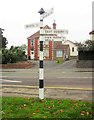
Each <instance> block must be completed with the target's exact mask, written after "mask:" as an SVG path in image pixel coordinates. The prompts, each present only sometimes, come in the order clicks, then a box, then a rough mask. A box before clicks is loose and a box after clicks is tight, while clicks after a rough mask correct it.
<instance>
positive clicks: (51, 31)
mask: <svg viewBox="0 0 94 120" xmlns="http://www.w3.org/2000/svg"><path fill="white" fill-rule="evenodd" d="M40 34H46V35H48V34H49V35H50V34H51V35H52V34H68V30H62V29H41V30H40Z"/></svg>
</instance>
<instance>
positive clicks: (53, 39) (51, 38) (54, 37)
mask: <svg viewBox="0 0 94 120" xmlns="http://www.w3.org/2000/svg"><path fill="white" fill-rule="evenodd" d="M44 39H45V40H52V41H63V40H64V39H63V37H61V36H60V37H59V36H44Z"/></svg>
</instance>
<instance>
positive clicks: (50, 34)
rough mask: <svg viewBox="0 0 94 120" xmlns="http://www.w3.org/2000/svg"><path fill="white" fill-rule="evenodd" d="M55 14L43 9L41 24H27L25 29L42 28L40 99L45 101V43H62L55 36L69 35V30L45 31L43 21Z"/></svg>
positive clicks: (40, 42)
mask: <svg viewBox="0 0 94 120" xmlns="http://www.w3.org/2000/svg"><path fill="white" fill-rule="evenodd" d="M53 12H54V9H53V8H51V9H49V10H48V11H47V12H45V11H44V9H43V8H41V9H40V10H39V12H38V13H40V22H38V23H33V24H27V25H25V28H36V27H40V38H39V46H40V49H39V99H44V66H43V57H44V56H43V42H44V41H45V40H46V39H48V40H51V38H52V40H53V41H62V37H58V36H54V35H55V34H68V31H67V30H62V29H43V19H44V18H46V17H48V16H49V15H51V14H52V13H53Z"/></svg>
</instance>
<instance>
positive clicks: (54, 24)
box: [53, 20, 56, 29]
mask: <svg viewBox="0 0 94 120" xmlns="http://www.w3.org/2000/svg"><path fill="white" fill-rule="evenodd" d="M53 29H56V23H55V20H54V23H53Z"/></svg>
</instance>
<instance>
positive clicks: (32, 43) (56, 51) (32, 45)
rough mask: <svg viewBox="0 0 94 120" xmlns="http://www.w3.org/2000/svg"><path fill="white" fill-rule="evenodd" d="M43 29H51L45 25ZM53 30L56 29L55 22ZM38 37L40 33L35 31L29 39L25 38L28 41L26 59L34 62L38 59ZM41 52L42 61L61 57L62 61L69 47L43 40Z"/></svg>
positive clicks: (59, 42)
mask: <svg viewBox="0 0 94 120" xmlns="http://www.w3.org/2000/svg"><path fill="white" fill-rule="evenodd" d="M44 29H51V28H50V27H49V26H48V25H46V26H45V27H44ZM53 29H56V23H55V21H54V23H53ZM39 36H40V31H37V32H36V33H34V34H33V35H31V36H30V37H28V38H27V41H28V49H27V56H28V59H34V60H38V59H39ZM56 36H57V35H56ZM59 47H60V48H59ZM43 51H44V59H47V60H55V59H57V58H58V57H59V58H60V57H61V59H63V58H64V56H65V55H66V54H67V55H69V46H68V45H62V41H55V42H54V41H52V40H48V39H45V41H44V46H43ZM66 51H67V52H66Z"/></svg>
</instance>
